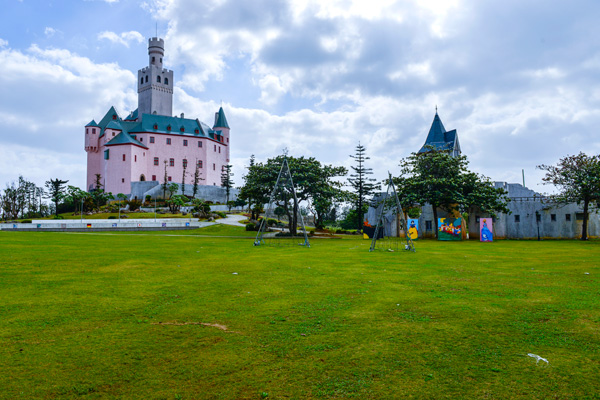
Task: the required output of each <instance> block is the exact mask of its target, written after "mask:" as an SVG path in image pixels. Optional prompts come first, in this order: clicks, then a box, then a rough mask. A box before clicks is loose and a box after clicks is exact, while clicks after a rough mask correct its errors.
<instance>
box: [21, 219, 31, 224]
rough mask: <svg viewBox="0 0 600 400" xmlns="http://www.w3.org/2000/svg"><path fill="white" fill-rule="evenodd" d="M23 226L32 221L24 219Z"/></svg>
mask: <svg viewBox="0 0 600 400" xmlns="http://www.w3.org/2000/svg"><path fill="white" fill-rule="evenodd" d="M21 223H22V224H30V223H31V220H30V219H24V220H22V221H21Z"/></svg>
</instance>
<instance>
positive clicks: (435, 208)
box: [431, 204, 438, 239]
mask: <svg viewBox="0 0 600 400" xmlns="http://www.w3.org/2000/svg"><path fill="white" fill-rule="evenodd" d="M431 208H432V209H433V228H434V229H435V238H436V239H437V238H438V212H437V206H435V205H433V204H432V205H431Z"/></svg>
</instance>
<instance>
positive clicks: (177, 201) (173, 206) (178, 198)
mask: <svg viewBox="0 0 600 400" xmlns="http://www.w3.org/2000/svg"><path fill="white" fill-rule="evenodd" d="M188 201H190V199H188V198H187V197H186V196H184V195H182V194H176V195H172V196H170V197H169V199H168V200H166V201H165V203H166V204H167V205H168V206H169V211H170V212H171V214H177V213H178V212H179V210H181V207H182V206H184V205H185V204H186V203H187V202H188Z"/></svg>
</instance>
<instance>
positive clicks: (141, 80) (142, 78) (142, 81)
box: [140, 76, 144, 85]
mask: <svg viewBox="0 0 600 400" xmlns="http://www.w3.org/2000/svg"><path fill="white" fill-rule="evenodd" d="M142 84H144V77H143V76H142V77H141V78H140V85H142Z"/></svg>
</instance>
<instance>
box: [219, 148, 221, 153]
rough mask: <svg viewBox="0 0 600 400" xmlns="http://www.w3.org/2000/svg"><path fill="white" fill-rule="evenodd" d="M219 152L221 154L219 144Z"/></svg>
mask: <svg viewBox="0 0 600 400" xmlns="http://www.w3.org/2000/svg"><path fill="white" fill-rule="evenodd" d="M219 154H221V146H219Z"/></svg>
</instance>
